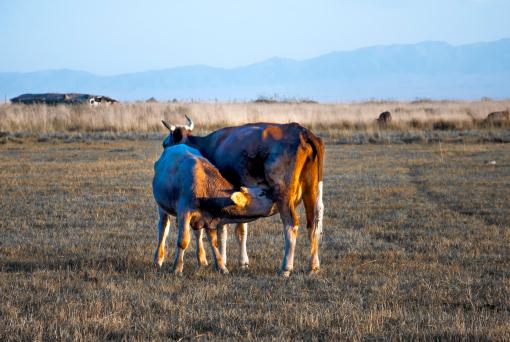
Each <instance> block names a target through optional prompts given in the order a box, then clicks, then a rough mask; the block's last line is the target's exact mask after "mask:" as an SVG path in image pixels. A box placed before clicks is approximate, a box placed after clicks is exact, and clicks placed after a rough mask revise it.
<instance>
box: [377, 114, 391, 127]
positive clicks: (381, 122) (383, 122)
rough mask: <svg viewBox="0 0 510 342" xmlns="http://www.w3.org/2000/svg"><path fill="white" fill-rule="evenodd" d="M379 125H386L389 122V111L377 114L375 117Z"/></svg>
mask: <svg viewBox="0 0 510 342" xmlns="http://www.w3.org/2000/svg"><path fill="white" fill-rule="evenodd" d="M377 122H378V123H379V125H387V124H389V123H391V113H390V112H388V111H386V112H382V113H381V114H379V118H378V119H377Z"/></svg>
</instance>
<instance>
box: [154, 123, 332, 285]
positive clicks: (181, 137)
mask: <svg viewBox="0 0 510 342" xmlns="http://www.w3.org/2000/svg"><path fill="white" fill-rule="evenodd" d="M163 124H164V125H165V126H166V127H167V128H168V129H169V131H170V134H169V135H168V137H167V138H166V139H165V141H164V142H163V146H165V147H166V146H171V145H175V144H186V145H188V146H191V147H193V148H196V149H197V150H199V151H200V153H201V154H202V155H203V156H204V157H205V158H207V159H208V160H209V161H210V162H211V163H212V164H214V165H215V166H216V167H217V168H218V169H219V171H220V172H221V174H222V175H223V176H224V177H225V178H226V179H227V180H228V181H229V182H231V183H232V184H233V185H234V186H236V187H239V186H247V187H258V188H262V189H264V190H265V191H267V193H268V195H269V196H270V197H271V198H272V200H273V201H274V202H275V203H276V205H277V207H278V211H279V213H280V217H281V220H282V223H283V227H284V235H285V255H284V258H283V261H282V266H281V274H282V275H283V276H289V275H290V272H291V271H292V270H293V268H294V249H295V246H296V238H297V232H298V223H299V222H298V215H297V213H296V205H297V204H298V203H300V201H301V200H302V201H303V203H304V206H305V211H306V222H307V228H308V237H309V240H310V254H311V257H310V271H311V272H317V271H318V270H319V267H320V263H319V239H320V236H321V234H322V216H323V211H324V206H323V202H322V188H323V185H322V184H323V160H324V144H323V143H322V140H321V139H320V138H319V137H317V136H316V135H314V134H313V133H312V132H311V131H309V130H308V129H306V128H304V127H302V126H301V125H299V124H297V123H290V124H273V123H253V124H246V125H242V126H237V127H226V128H222V129H219V130H217V131H215V132H213V133H211V134H209V135H207V136H194V135H192V129H193V122H192V120H191V119H189V118H188V125H186V126H177V127H176V126H173V125H170V124H168V123H166V122H163Z"/></svg>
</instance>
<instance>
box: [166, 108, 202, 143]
mask: <svg viewBox="0 0 510 342" xmlns="http://www.w3.org/2000/svg"><path fill="white" fill-rule="evenodd" d="M185 116H186V120H187V121H188V124H187V125H171V124H169V123H168V122H166V121H165V120H162V121H161V122H162V123H163V125H164V126H165V127H166V128H168V130H169V131H170V134H168V136H167V137H166V138H165V140H163V147H164V148H166V147H169V146H173V145H177V144H182V143H185V142H186V140H187V138H188V135H190V134H191V131H192V130H193V127H194V126H195V125H194V124H193V120H191V118H190V117H189V116H187V115H185Z"/></svg>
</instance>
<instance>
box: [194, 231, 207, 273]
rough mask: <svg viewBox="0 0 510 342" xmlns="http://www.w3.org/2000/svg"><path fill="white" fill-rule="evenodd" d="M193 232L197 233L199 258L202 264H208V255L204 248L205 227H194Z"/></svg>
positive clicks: (199, 262)
mask: <svg viewBox="0 0 510 342" xmlns="http://www.w3.org/2000/svg"><path fill="white" fill-rule="evenodd" d="M193 233H194V234H195V240H196V241H197V260H198V264H199V265H200V266H207V265H208V262H207V257H206V255H205V249H204V241H203V240H202V236H203V233H204V230H203V229H193Z"/></svg>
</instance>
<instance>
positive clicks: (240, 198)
mask: <svg viewBox="0 0 510 342" xmlns="http://www.w3.org/2000/svg"><path fill="white" fill-rule="evenodd" d="M230 199H231V200H232V201H233V202H234V203H235V204H236V205H237V206H238V207H241V208H244V207H246V204H248V199H247V198H246V195H245V194H243V193H242V192H240V191H236V192H234V193H233V194H232V196H230Z"/></svg>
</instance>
